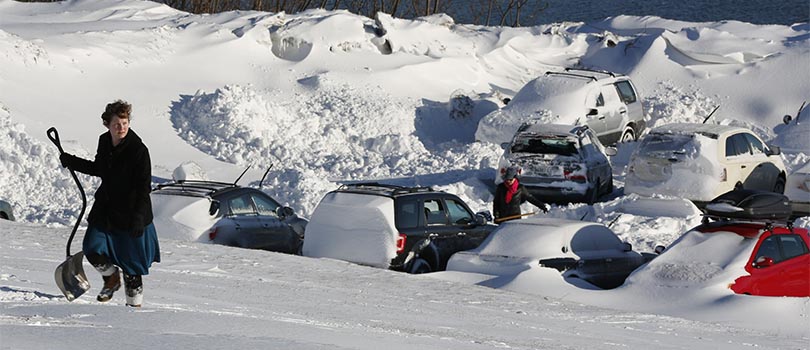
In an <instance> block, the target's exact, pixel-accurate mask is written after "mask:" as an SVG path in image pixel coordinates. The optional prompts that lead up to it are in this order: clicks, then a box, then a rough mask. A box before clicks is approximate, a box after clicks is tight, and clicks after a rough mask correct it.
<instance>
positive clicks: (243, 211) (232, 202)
mask: <svg viewBox="0 0 810 350" xmlns="http://www.w3.org/2000/svg"><path fill="white" fill-rule="evenodd" d="M228 207H230V208H231V214H233V215H248V214H256V210H255V209H253V204H251V201H250V196H248V195H242V196H239V197H235V198H231V199H229V200H228Z"/></svg>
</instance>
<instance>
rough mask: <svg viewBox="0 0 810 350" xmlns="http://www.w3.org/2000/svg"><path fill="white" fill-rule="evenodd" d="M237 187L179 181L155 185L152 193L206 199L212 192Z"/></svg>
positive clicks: (194, 181) (217, 183)
mask: <svg viewBox="0 0 810 350" xmlns="http://www.w3.org/2000/svg"><path fill="white" fill-rule="evenodd" d="M236 187H239V186H238V185H235V184H233V183H227V182H217V181H203V180H179V181H175V182H169V183H164V184H159V185H157V186H156V187H155V188H154V189H152V192H155V193H157V194H167V195H169V194H171V195H179V196H190V197H207V196H210V195H211V194H213V193H214V192H217V191H221V190H225V189H229V188H236Z"/></svg>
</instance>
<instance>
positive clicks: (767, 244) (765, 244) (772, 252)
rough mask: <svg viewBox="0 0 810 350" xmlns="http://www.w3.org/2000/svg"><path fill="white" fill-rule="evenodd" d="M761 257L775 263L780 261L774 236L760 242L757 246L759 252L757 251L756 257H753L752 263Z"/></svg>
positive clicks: (780, 257)
mask: <svg viewBox="0 0 810 350" xmlns="http://www.w3.org/2000/svg"><path fill="white" fill-rule="evenodd" d="M763 256H765V257H769V258H771V259H773V262H775V263H777V262H780V261H782V256H781V255H780V254H779V246H778V242H777V241H776V236H770V237H768V238H765V240H763V241H762V243H761V244H760V245H759V250H757V255H756V256H755V257H754V261H757V260H759V258H761V257H763Z"/></svg>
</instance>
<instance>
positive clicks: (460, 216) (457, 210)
mask: <svg viewBox="0 0 810 350" xmlns="http://www.w3.org/2000/svg"><path fill="white" fill-rule="evenodd" d="M446 202H447V213H448V214H450V222H452V223H453V224H454V225H469V224H471V223H473V222H475V220H474V219H473V216H472V213H470V212H469V211H467V208H465V207H464V204H462V203H460V202H459V201H457V200H455V199H448V200H446Z"/></svg>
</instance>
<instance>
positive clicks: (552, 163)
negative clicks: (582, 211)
mask: <svg viewBox="0 0 810 350" xmlns="http://www.w3.org/2000/svg"><path fill="white" fill-rule="evenodd" d="M615 154H616V149H615V148H613V147H607V148H606V147H604V146H602V143H601V142H599V140H598V139H597V137H596V135H594V133H593V131H592V130H591V129H590V128H589V127H587V126H572V125H561V124H539V123H531V122H529V123H526V124H524V125H523V126H521V127H520V129H518V131H517V133H515V136H514V137H513V138H512V142H510V143H508V144H505V145H504V153H503V155H502V156H501V158H500V160H499V161H498V172H497V175H496V176H495V184H496V185H497V184H500V183H501V182H503V174H505V173H506V169H507V168H509V167H512V166H514V167H517V168H518V169H520V182H521V183H522V184H523V185H524V186H526V189H528V190H529V191H530V192H531V193H532V194H534V195H535V196H538V198H543V200H546V201H549V202H580V201H585V202H588V203H589V204H593V203H594V202H596V201H597V199H598V198H599V197H600V196H602V195H604V194H609V193H611V192H613V170H612V168H611V165H610V161H609V160H608V155H615Z"/></svg>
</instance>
